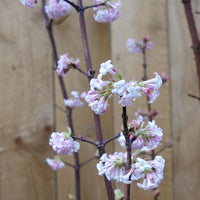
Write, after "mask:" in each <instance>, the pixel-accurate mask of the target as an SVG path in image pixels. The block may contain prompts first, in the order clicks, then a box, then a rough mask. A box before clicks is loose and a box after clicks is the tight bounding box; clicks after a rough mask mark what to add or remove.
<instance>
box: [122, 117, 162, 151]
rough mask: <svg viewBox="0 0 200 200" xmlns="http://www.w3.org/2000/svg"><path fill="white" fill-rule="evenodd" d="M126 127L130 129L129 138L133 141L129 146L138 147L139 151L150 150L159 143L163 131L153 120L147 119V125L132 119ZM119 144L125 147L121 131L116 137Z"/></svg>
mask: <svg viewBox="0 0 200 200" xmlns="http://www.w3.org/2000/svg"><path fill="white" fill-rule="evenodd" d="M128 128H129V131H130V133H131V134H130V140H131V141H133V142H132V144H131V148H132V149H133V150H134V149H140V150H141V151H151V150H153V149H155V148H156V147H157V146H158V145H160V141H161V140H162V136H163V132H162V129H161V128H159V127H158V126H157V125H156V124H155V121H154V120H153V121H152V122H150V121H148V125H147V126H146V127H144V122H143V121H142V120H133V121H130V122H129V123H128ZM118 141H119V143H120V145H121V146H122V147H123V148H126V140H125V137H124V135H123V133H122V132H121V134H120V137H119V138H118Z"/></svg>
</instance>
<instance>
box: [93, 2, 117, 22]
mask: <svg viewBox="0 0 200 200" xmlns="http://www.w3.org/2000/svg"><path fill="white" fill-rule="evenodd" d="M101 3H105V4H104V5H102V6H98V7H94V10H95V11H97V12H96V14H95V15H94V20H95V21H97V22H102V23H107V22H112V21H114V20H116V19H117V18H118V17H119V8H120V6H121V3H120V0H118V1H117V2H114V1H112V0H107V1H105V0H94V4H96V5H99V4H101Z"/></svg>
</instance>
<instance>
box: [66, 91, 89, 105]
mask: <svg viewBox="0 0 200 200" xmlns="http://www.w3.org/2000/svg"><path fill="white" fill-rule="evenodd" d="M71 96H72V97H73V98H71V99H64V104H65V105H66V106H68V107H82V106H84V102H83V101H82V100H81V99H84V98H85V96H86V92H83V93H81V94H80V95H79V92H78V91H72V92H71Z"/></svg>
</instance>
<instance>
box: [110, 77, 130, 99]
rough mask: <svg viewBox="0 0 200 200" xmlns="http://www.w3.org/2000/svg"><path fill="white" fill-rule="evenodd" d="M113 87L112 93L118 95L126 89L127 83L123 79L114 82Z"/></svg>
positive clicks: (121, 94)
mask: <svg viewBox="0 0 200 200" xmlns="http://www.w3.org/2000/svg"><path fill="white" fill-rule="evenodd" d="M113 87H114V88H113V90H112V93H113V94H117V95H119V96H123V94H124V92H125V91H126V90H127V84H126V81H125V80H120V81H117V82H115V83H114V84H113Z"/></svg>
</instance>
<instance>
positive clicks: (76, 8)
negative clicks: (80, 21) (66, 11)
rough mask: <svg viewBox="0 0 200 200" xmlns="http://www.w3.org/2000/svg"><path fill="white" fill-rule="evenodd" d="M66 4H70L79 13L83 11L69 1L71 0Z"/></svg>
mask: <svg viewBox="0 0 200 200" xmlns="http://www.w3.org/2000/svg"><path fill="white" fill-rule="evenodd" d="M64 1H65V2H67V3H68V4H70V5H71V6H72V7H73V8H74V9H75V10H76V11H77V12H79V11H80V10H81V8H80V7H79V6H78V5H76V4H75V3H73V2H71V1H69V0H64Z"/></svg>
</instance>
